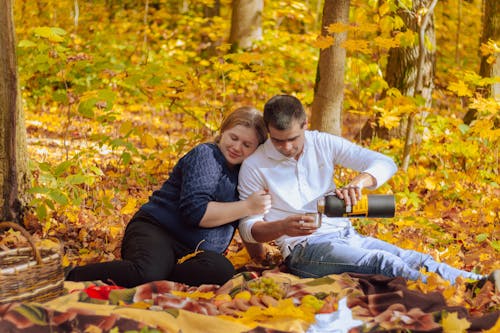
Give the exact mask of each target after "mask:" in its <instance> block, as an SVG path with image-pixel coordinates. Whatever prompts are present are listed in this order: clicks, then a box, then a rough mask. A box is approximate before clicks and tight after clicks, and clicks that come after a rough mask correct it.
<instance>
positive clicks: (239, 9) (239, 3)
mask: <svg viewBox="0 0 500 333" xmlns="http://www.w3.org/2000/svg"><path fill="white" fill-rule="evenodd" d="M263 9H264V0H234V1H233V12H232V15H231V34H230V36H229V42H230V43H231V49H232V50H233V51H234V50H237V49H248V48H250V47H252V45H253V42H254V41H256V40H261V39H262V10H263Z"/></svg>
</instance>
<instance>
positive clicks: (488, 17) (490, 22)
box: [479, 0, 500, 101]
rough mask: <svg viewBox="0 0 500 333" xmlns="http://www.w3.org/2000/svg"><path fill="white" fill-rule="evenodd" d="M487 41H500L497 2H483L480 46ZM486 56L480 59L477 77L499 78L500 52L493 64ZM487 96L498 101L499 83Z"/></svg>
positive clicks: (496, 0) (499, 12)
mask: <svg viewBox="0 0 500 333" xmlns="http://www.w3.org/2000/svg"><path fill="white" fill-rule="evenodd" d="M488 40H493V41H497V42H498V41H499V40H500V2H499V1H498V0H483V32H482V34H481V44H487V43H488ZM488 56H489V55H487V56H482V57H481V67H480V69H479V75H481V76H482V77H495V76H500V52H497V53H496V54H495V55H494V57H495V61H494V62H493V63H489V62H488ZM488 96H491V97H494V98H495V100H497V101H500V83H495V84H493V85H492V87H491V91H489V94H488Z"/></svg>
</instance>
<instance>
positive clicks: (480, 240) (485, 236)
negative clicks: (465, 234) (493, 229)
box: [476, 234, 489, 243]
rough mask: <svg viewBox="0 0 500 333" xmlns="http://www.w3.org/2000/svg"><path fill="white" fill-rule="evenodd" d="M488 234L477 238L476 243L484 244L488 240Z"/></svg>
mask: <svg viewBox="0 0 500 333" xmlns="http://www.w3.org/2000/svg"><path fill="white" fill-rule="evenodd" d="M488 236H489V235H488V234H479V235H477V236H476V242H479V243H481V242H484V241H485V240H486V239H487V238H488Z"/></svg>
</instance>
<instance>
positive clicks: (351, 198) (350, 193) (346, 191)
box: [335, 185, 362, 207]
mask: <svg viewBox="0 0 500 333" xmlns="http://www.w3.org/2000/svg"><path fill="white" fill-rule="evenodd" d="M361 190H362V187H359V186H355V185H347V186H344V187H342V188H337V189H335V194H336V195H337V197H339V198H340V199H343V200H344V201H345V204H346V206H351V207H352V206H354V205H355V204H356V203H357V202H358V201H359V200H361V195H362V193H361Z"/></svg>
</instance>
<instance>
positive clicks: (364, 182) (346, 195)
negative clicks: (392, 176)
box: [335, 172, 377, 207]
mask: <svg viewBox="0 0 500 333" xmlns="http://www.w3.org/2000/svg"><path fill="white" fill-rule="evenodd" d="M376 185H377V180H376V179H375V177H373V176H372V175H370V174H369V173H366V172H362V173H360V174H359V175H357V176H356V177H355V178H354V179H353V180H352V181H351V182H350V183H349V184H348V185H346V186H344V187H341V188H337V189H335V194H337V197H339V198H340V199H343V200H344V201H345V204H346V206H351V207H352V206H354V205H355V204H356V203H357V202H358V201H359V200H361V196H362V195H363V194H362V190H363V188H364V187H373V186H376Z"/></svg>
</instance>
